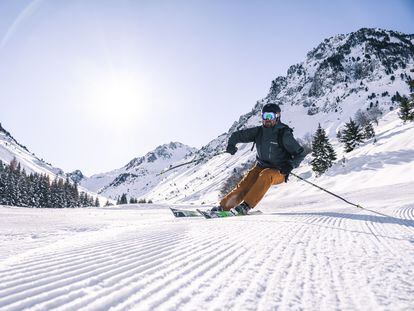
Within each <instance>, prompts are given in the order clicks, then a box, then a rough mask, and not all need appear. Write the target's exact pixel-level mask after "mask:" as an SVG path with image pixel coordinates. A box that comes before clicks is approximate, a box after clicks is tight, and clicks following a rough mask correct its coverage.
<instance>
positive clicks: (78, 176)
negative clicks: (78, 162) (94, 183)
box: [66, 170, 86, 184]
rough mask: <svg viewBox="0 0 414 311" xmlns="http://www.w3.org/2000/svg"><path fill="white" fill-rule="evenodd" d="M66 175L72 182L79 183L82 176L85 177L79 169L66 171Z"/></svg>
mask: <svg viewBox="0 0 414 311" xmlns="http://www.w3.org/2000/svg"><path fill="white" fill-rule="evenodd" d="M66 176H68V177H69V178H70V179H71V180H72V181H73V182H76V183H77V184H79V183H80V182H81V181H82V180H83V179H84V178H86V176H85V175H83V173H82V172H81V171H80V170H75V171H73V172H71V173H67V174H66Z"/></svg>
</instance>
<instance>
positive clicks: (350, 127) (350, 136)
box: [340, 118, 364, 152]
mask: <svg viewBox="0 0 414 311" xmlns="http://www.w3.org/2000/svg"><path fill="white" fill-rule="evenodd" d="M363 141H364V135H363V132H362V130H361V127H360V126H359V125H358V124H356V123H355V121H354V120H352V118H350V119H349V122H348V123H346V124H345V129H344V130H343V131H342V135H341V139H340V142H342V143H344V144H345V152H351V151H352V150H354V149H355V148H356V147H357V146H359V145H360V144H361V143H362V142H363Z"/></svg>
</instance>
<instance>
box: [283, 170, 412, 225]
mask: <svg viewBox="0 0 414 311" xmlns="http://www.w3.org/2000/svg"><path fill="white" fill-rule="evenodd" d="M290 174H291V175H293V176H295V177H296V178H298V179H300V180H303V181H304V182H307V183H308V184H310V185H312V186H314V187H316V188H318V189H320V190H323V191H325V192H327V193H329V194H330V195H333V196H334V197H337V198H338V199H341V200H342V201H345V202H346V203H348V204H350V205H352V206H355V207H358V208H360V209H363V210H366V211H368V212H371V213H374V214H377V215H381V216H383V217H389V218H392V219H398V220H399V221H401V220H402V221H404V222H405V220H403V219H400V218H396V217H393V216H390V215H387V214H384V213H380V212H377V211H374V210H372V209H369V208H366V207H362V206H361V205H359V204H355V203H352V202H350V201H348V200H346V199H344V198H343V197H341V196H340V195H337V194H335V193H333V192H331V191H329V190H326V189H325V188H322V187H320V186H318V185H316V184H314V183H312V182H310V181H308V180H306V179H304V178H302V177H300V176H298V175H296V174H294V173H290Z"/></svg>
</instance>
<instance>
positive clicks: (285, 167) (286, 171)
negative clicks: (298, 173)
mask: <svg viewBox="0 0 414 311" xmlns="http://www.w3.org/2000/svg"><path fill="white" fill-rule="evenodd" d="M292 170H293V167H292V165H290V164H289V163H285V164H283V165H282V166H281V167H280V170H279V171H280V172H281V173H282V174H283V175H285V182H287V181H288V179H289V174H290V172H291V171H292Z"/></svg>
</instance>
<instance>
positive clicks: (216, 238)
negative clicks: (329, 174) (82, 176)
mask: <svg viewBox="0 0 414 311" xmlns="http://www.w3.org/2000/svg"><path fill="white" fill-rule="evenodd" d="M39 212H40V213H43V214H48V215H49V218H48V219H47V220H45V218H44V217H39V218H36V219H37V221H39V224H38V225H39V226H41V227H42V228H43V226H47V225H49V229H48V230H45V231H42V232H40V233H41V234H40V235H39V236H36V237H35V238H34V237H33V231H31V230H32V229H30V228H29V229H26V230H28V231H25V232H23V233H21V234H20V235H14V236H13V235H12V234H11V232H12V231H13V230H12V229H10V230H8V231H7V234H8V235H6V234H5V233H4V232H5V231H3V230H2V229H0V230H2V231H1V232H2V239H3V240H5V241H6V240H7V239H9V240H8V242H13V241H17V240H18V239H21V241H22V242H21V243H20V246H19V247H20V248H19V252H18V253H15V254H12V251H13V247H11V249H10V254H9V256H5V255H4V256H3V260H2V262H1V263H0V310H205V309H207V310H277V309H279V310H299V309H306V310H339V309H340V310H410V309H413V308H414V281H413V280H414V204H408V205H404V206H401V207H399V208H393V209H388V210H387V212H388V214H389V215H391V216H392V217H383V216H380V215H377V214H374V213H370V212H367V211H363V210H358V209H355V208H346V207H344V206H343V205H341V204H338V205H337V206H336V207H334V208H332V207H331V208H330V209H329V210H328V209H326V208H325V209H322V208H321V207H318V208H304V207H303V206H302V207H295V208H284V209H273V210H272V211H271V212H270V213H268V214H265V215H257V216H251V217H244V218H243V217H237V218H227V219H214V220H205V219H201V218H200V219H198V218H197V219H194V218H193V219H174V218H173V216H172V214H170V212H169V211H168V209H166V208H159V209H151V210H149V211H145V210H143V209H134V208H130V209H127V210H122V211H120V210H115V209H114V210H109V209H108V210H105V211H102V210H66V211H59V212H55V211H51V210H30V209H21V210H20V209H9V208H0V213H1V214H2V215H1V216H7V215H9V218H8V219H9V220H10V219H13V220H14V225H15V226H17V228H18V227H19V220H20V219H21V220H22V221H25V219H28V217H30V215H35V213H39ZM10 213H12V215H13V216H10ZM83 213H84V214H83ZM102 214H104V216H102ZM82 215H83V216H84V218H83V221H82V222H81V224H77V225H73V224H72V225H69V223H70V220H71V219H73V220H74V219H79V217H80V216H82ZM118 215H121V216H120V217H119V218H120V219H121V220H122V221H121V220H120V219H118V220H117V221H114V219H117V217H118ZM2 219H7V217H2ZM36 219H35V220H34V221H36ZM127 219H129V220H130V221H129V222H128V221H127ZM89 220H90V221H89ZM3 224H4V222H2V225H3ZM3 228H4V227H3ZM33 228H39V227H37V226H34V227H33ZM33 230H37V232H38V231H39V229H33ZM40 231H41V230H40ZM25 237H26V239H25ZM10 239H15V240H13V241H11V240H10ZM6 242H7V241H6ZM38 242H39V244H37V243H38ZM9 245H11V244H9ZM22 248H23V249H24V248H25V249H24V250H22ZM2 251H3V252H2V254H5V251H4V250H2Z"/></svg>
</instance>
